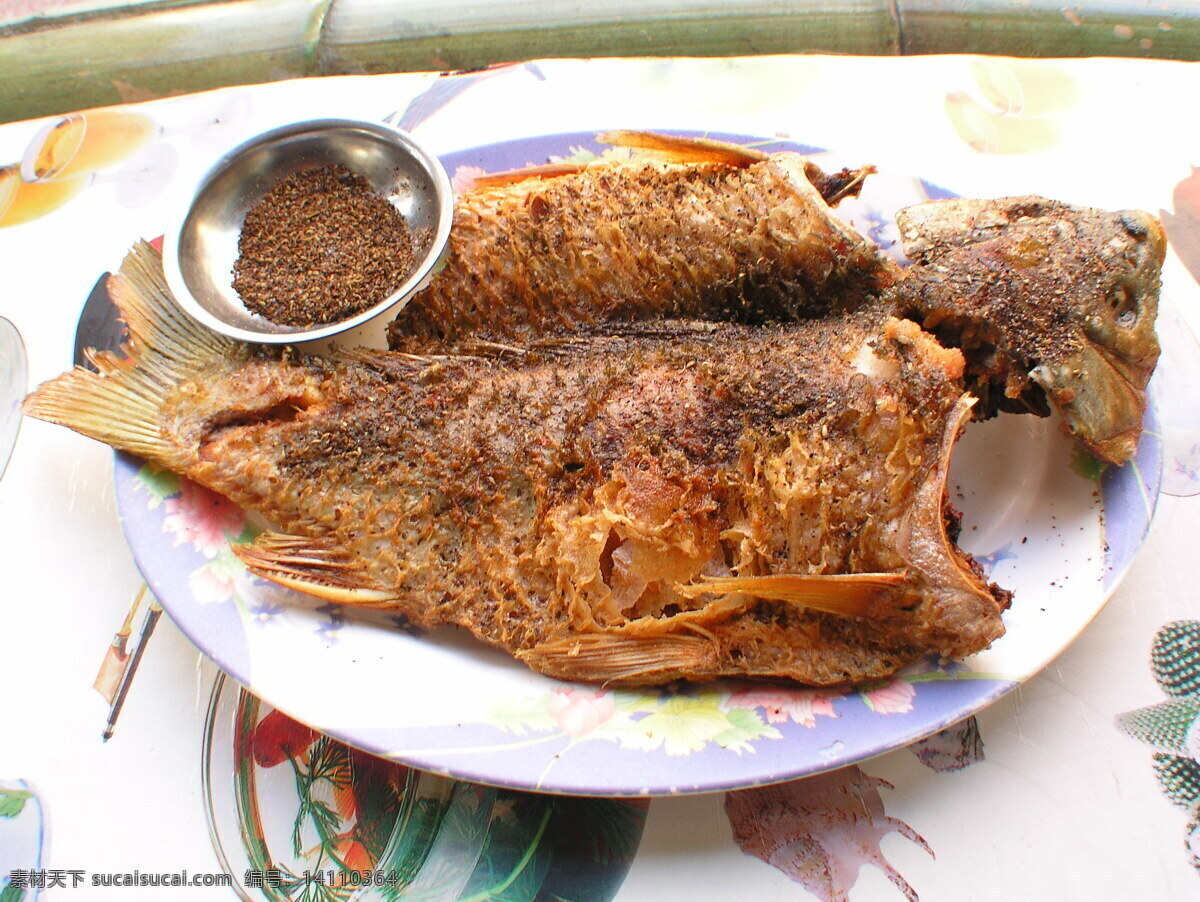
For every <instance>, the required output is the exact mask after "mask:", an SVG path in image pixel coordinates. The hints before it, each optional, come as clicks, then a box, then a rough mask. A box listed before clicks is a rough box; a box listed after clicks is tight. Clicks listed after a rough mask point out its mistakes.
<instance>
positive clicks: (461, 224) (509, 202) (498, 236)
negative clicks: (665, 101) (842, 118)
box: [391, 132, 900, 349]
mask: <svg viewBox="0 0 1200 902" xmlns="http://www.w3.org/2000/svg"><path fill="white" fill-rule="evenodd" d="M599 137H600V140H601V141H602V142H607V143H610V144H617V145H621V146H626V147H636V148H638V149H639V151H640V152H642V153H643V155H642V156H639V157H636V158H634V159H633V160H620V161H615V162H614V161H610V162H601V163H593V164H590V165H578V166H574V165H567V166H563V165H551V166H547V167H534V168H531V169H524V170H518V171H514V172H511V173H502V174H498V175H493V176H489V177H484V178H483V179H480V180H477V182H476V185H475V187H474V188H472V189H471V190H469V191H467V192H466V193H465V194H464V195H463V196H461V197H460V198H459V200H458V202H457V204H456V206H455V212H454V226H453V229H452V230H451V233H450V244H449V251H448V254H447V258H446V264H445V266H444V268H443V269H441V270H440V271H439V272H438V273H436V274H435V275H434V276H433V278H432V280H431V282H430V284H429V286H428V287H426V288H425V289H423V290H422V291H421V292H419V293H418V294H417V295H416V296H415V297H414V298H413V299H412V300H411V301H410V302H409V303H408V305H407V306H406V307H405V308H404V309H403V310H402V311H401V312H400V314H399V316H398V317H397V319H396V322H395V324H394V325H393V327H392V329H391V343H392V346H393V347H394V348H396V347H400V346H403V347H404V348H405V349H413V348H417V349H419V348H420V344H421V342H422V341H424V340H425V339H427V338H430V337H434V338H439V339H442V338H446V339H459V338H464V337H471V338H477V339H487V340H491V341H500V342H504V341H513V340H521V339H528V338H538V337H541V336H544V335H547V334H550V333H552V332H554V331H557V330H563V329H565V330H568V331H578V330H579V329H581V328H585V327H589V326H592V325H595V324H597V323H604V322H611V321H622V320H640V319H661V318H664V317H675V318H679V317H683V318H690V317H698V318H701V319H718V320H726V321H731V322H747V323H755V322H762V321H767V320H789V319H796V318H798V317H800V316H811V315H815V314H821V313H824V312H827V311H830V310H837V309H845V308H855V307H858V306H860V305H861V304H862V302H863V299H864V298H866V297H871V296H874V295H876V294H878V293H879V291H881V290H882V289H883V288H884V287H886V286H887V285H889V284H891V282H892V281H894V280H895V279H896V278H897V277H898V275H899V272H900V270H899V267H898V266H897V264H896V263H895V262H894V261H893V260H892V259H891V258H890V257H889V256H888V255H887V254H885V253H884V252H883V251H881V250H880V249H879V248H878V247H877V246H876V245H875V244H874V243H872V242H870V241H868V240H867V239H865V238H864V237H863V236H862V235H859V234H858V233H857V232H856V231H854V229H852V228H851V227H850V226H848V225H846V224H844V223H842V222H841V221H840V220H839V219H838V218H837V217H836V216H834V215H833V214H832V212H831V210H830V207H831V205H832V204H836V203H837V202H838V201H840V200H841V199H843V198H844V197H846V196H849V195H854V194H857V193H858V191H859V189H860V188H861V186H862V182H863V179H864V178H866V176H867V175H868V174H869V173H870V172H872V171H873V170H872V169H870V168H866V169H862V170H857V171H847V170H843V171H842V172H841V173H837V174H834V175H828V174H826V173H824V172H822V171H821V169H820V168H819V167H817V166H816V165H815V164H814V163H812V162H811V161H809V160H807V159H806V158H805V157H803V156H802V155H800V154H797V153H776V154H770V155H768V154H765V153H762V152H761V151H757V150H753V149H750V148H744V147H739V146H737V145H733V144H725V143H722V142H716V141H704V140H697V139H689V138H671V137H668V136H664V135H655V134H651V133H646V132H609V133H606V134H604V135H601V136H599Z"/></svg>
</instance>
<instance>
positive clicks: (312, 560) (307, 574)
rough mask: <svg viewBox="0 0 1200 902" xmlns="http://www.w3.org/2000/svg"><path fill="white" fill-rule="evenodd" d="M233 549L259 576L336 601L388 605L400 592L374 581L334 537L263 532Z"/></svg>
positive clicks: (299, 590)
mask: <svg viewBox="0 0 1200 902" xmlns="http://www.w3.org/2000/svg"><path fill="white" fill-rule="evenodd" d="M233 552H234V554H236V555H237V556H238V557H239V558H241V560H242V562H243V563H244V564H245V565H246V568H247V569H248V570H249V571H250V572H251V573H253V574H254V575H255V576H260V577H262V578H263V579H268V580H270V581H271V582H274V583H278V584H279V585H281V586H286V587H287V588H289V589H295V590H296V591H297V592H303V593H304V594H305V595H312V596H314V597H316V598H322V599H324V600H326V601H331V602H334V603H336V604H357V605H367V606H371V605H386V604H387V603H389V602H392V601H395V600H396V593H395V592H394V591H392V590H390V589H387V588H385V587H383V586H380V585H378V584H377V583H376V582H374V581H373V580H372V579H371V578H370V577H369V576H368V574H367V573H366V572H365V569H364V568H363V566H362V563H361V562H360V561H359V560H358V559H356V558H354V557H353V556H351V555H350V554H349V553H348V552H347V551H345V550H344V549H343V548H341V547H340V546H339V545H337V544H336V543H335V542H333V541H332V540H330V539H321V538H306V537H302V536H289V535H284V534H282V533H272V532H268V533H263V534H262V535H261V536H259V537H258V538H257V539H256V540H255V541H254V542H253V543H252V544H249V545H234V546H233Z"/></svg>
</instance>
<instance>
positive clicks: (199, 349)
mask: <svg viewBox="0 0 1200 902" xmlns="http://www.w3.org/2000/svg"><path fill="white" fill-rule="evenodd" d="M109 291H110V294H111V295H112V297H113V300H114V302H115V303H116V305H117V310H118V312H119V314H120V316H121V319H123V320H124V321H125V324H126V326H127V327H128V329H129V339H128V341H127V342H126V343H125V344H124V345H123V346H122V348H121V350H122V353H123V354H124V355H125V356H121V355H119V354H114V353H112V352H110V351H88V352H87V358H88V360H89V362H90V363H91V364H92V365H93V366H94V367H95V368H96V370H97V372H92V371H91V370H88V369H85V368H83V367H76V368H75V369H74V370H72V371H70V372H68V373H65V374H63V375H62V376H59V377H57V378H56V379H53V380H51V381H49V382H47V383H45V384H44V385H42V386H41V387H39V388H38V389H37V390H36V391H34V392H33V394H31V395H30V396H29V397H28V398H27V399H26V400H25V404H24V408H23V409H24V412H25V413H27V414H29V415H30V416H33V417H37V418H38V419H42V420H48V421H49V422H52V423H58V424H60V425H62V426H66V427H68V428H70V429H74V430H75V431H76V432H80V433H82V434H83V435H86V436H89V437H90V438H94V439H99V440H100V441H102V442H105V443H106V444H109V445H111V446H113V447H115V448H120V449H121V450H123V451H130V452H132V453H134V454H137V455H139V456H142V457H146V458H150V459H151V460H155V461H158V462H160V463H164V464H168V465H169V464H170V463H171V454H170V447H169V445H168V444H167V442H166V439H165V438H164V436H163V433H162V431H161V429H160V425H159V415H160V413H161V410H162V408H163V405H164V404H165V402H166V399H167V397H168V395H169V394H170V393H171V392H172V391H173V390H174V389H175V387H176V385H178V383H179V382H180V381H182V380H183V379H186V378H187V377H189V376H192V375H194V374H196V373H198V372H201V371H202V370H203V369H204V368H205V367H206V366H207V365H208V364H209V363H210V362H211V361H212V360H214V359H216V358H218V357H221V356H226V355H228V354H229V353H230V350H231V349H232V348H233V347H234V346H235V345H234V342H233V341H232V340H231V339H227V338H225V337H223V336H220V335H217V334H216V333H215V332H212V331H210V330H208V329H206V328H205V327H203V326H201V325H200V324H199V323H197V322H195V321H194V320H192V319H191V318H190V317H189V316H187V315H186V314H185V313H184V312H183V311H182V310H180V309H179V307H178V306H177V305H176V304H175V302H174V300H173V299H172V297H171V293H170V290H169V289H168V288H167V282H166V277H165V276H164V275H163V269H162V257H161V256H160V255H159V253H158V251H156V250H155V249H154V248H153V247H151V246H150V245H149V244H147V243H145V242H139V243H138V244H137V245H135V246H134V248H133V249H132V250H131V251H130V252H129V254H128V255H127V256H126V257H125V260H124V262H123V263H122V264H121V268H120V270H119V271H118V273H117V275H116V276H111V277H110V279H109Z"/></svg>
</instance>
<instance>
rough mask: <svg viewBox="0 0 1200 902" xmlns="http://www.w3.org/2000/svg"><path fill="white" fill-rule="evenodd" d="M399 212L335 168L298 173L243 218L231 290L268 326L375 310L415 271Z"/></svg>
mask: <svg viewBox="0 0 1200 902" xmlns="http://www.w3.org/2000/svg"><path fill="white" fill-rule="evenodd" d="M413 262H414V260H413V249H412V236H411V235H410V233H409V229H408V224H407V223H406V222H405V221H404V217H403V216H401V215H400V212H399V211H398V210H397V209H396V208H395V207H393V206H392V205H391V204H390V203H388V201H387V199H386V198H383V197H380V196H379V195H377V194H375V193H373V192H372V190H371V186H370V185H369V184H368V183H367V181H366V180H365V179H364V178H362V177H361V176H359V175H356V174H354V173H353V172H351V171H350V170H349V169H347V168H346V167H344V166H341V165H331V166H320V167H314V168H310V169H304V170H301V171H300V172H297V173H296V174H295V175H293V176H290V177H289V178H287V179H285V180H284V181H282V182H280V183H279V184H278V185H277V186H276V187H275V188H273V189H272V190H271V191H270V192H268V193H267V194H266V195H265V196H264V197H263V198H262V200H260V201H259V202H258V203H256V204H255V205H254V206H253V207H251V208H250V211H249V212H248V213H247V214H246V221H245V224H244V225H243V226H242V232H241V236H240V237H239V239H238V259H237V262H236V263H235V264H234V267H233V287H234V289H235V290H236V291H237V292H238V294H239V295H241V298H242V302H243V303H244V304H245V305H246V308H247V309H248V310H250V311H251V312H253V313H258V314H260V315H261V316H264V317H266V318H267V319H269V320H271V321H272V322H274V323H279V324H280V325H286V326H311V325H322V324H325V323H333V322H338V321H340V320H344V319H346V318H347V317H350V316H353V315H354V314H356V313H361V312H362V311H364V310H366V309H368V308H370V307H372V306H374V305H375V304H378V303H379V302H380V301H382V300H383V299H384V298H386V297H387V296H388V295H389V294H391V293H392V292H393V291H395V290H396V289H397V288H399V287H400V285H401V283H403V282H404V279H405V278H406V277H407V276H408V274H409V273H410V272H411V271H412V268H413Z"/></svg>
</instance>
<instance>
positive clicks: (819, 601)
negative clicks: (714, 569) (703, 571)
mask: <svg viewBox="0 0 1200 902" xmlns="http://www.w3.org/2000/svg"><path fill="white" fill-rule="evenodd" d="M906 579H907V577H906V576H905V575H904V574H903V573H850V574H836V575H807V574H799V573H779V574H774V575H771V576H722V577H709V578H706V579H703V580H701V581H699V582H696V583H692V584H690V585H686V586H676V587H675V591H676V592H678V593H679V594H680V595H683V596H684V597H686V598H695V597H697V596H699V595H749V596H752V597H754V598H762V599H766V600H769V601H786V602H790V603H791V604H796V605H800V606H801V607H805V608H810V609H812V610H814V611H822V612H824V613H826V614H836V615H838V616H839V617H871V616H877V615H878V614H879V613H880V612H881V607H880V604H881V603H882V602H885V601H886V600H887V598H888V597H889V596H890V594H891V592H892V590H893V589H895V588H896V587H897V586H899V585H901V584H902V583H904V582H905V580H906Z"/></svg>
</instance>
